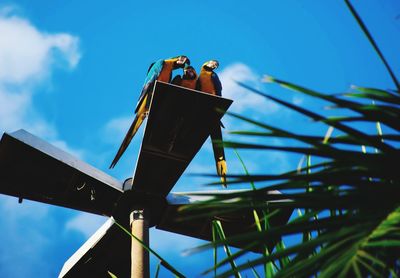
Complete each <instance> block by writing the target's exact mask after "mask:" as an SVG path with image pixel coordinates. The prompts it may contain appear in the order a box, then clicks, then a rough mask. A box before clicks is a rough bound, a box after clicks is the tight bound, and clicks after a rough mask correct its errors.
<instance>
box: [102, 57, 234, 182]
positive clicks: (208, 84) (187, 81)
mask: <svg viewBox="0 0 400 278" xmlns="http://www.w3.org/2000/svg"><path fill="white" fill-rule="evenodd" d="M218 66H219V63H218V61H216V60H210V61H208V62H205V63H204V64H203V66H202V67H201V71H200V75H199V76H198V75H197V73H196V70H195V69H194V68H193V67H192V66H190V60H189V58H188V57H187V56H184V55H181V56H177V57H172V58H169V59H165V60H163V59H161V60H158V61H156V62H154V63H153V64H151V65H150V67H149V69H148V71H147V76H146V79H145V82H144V85H143V89H142V92H141V94H140V97H139V101H138V103H137V105H136V109H135V113H136V116H135V119H134V121H133V122H132V125H131V126H130V128H129V131H128V133H127V135H126V136H125V138H124V140H123V142H122V144H121V146H120V148H119V150H118V152H117V154H116V156H115V158H114V160H113V161H112V163H111V165H110V168H114V166H115V165H116V164H117V162H118V160H119V159H120V157H121V156H122V154H123V153H124V152H125V150H126V148H127V147H128V145H129V143H130V142H131V140H132V138H133V136H134V135H135V134H136V132H137V130H138V129H139V127H140V125H141V124H142V122H143V121H144V119H145V118H146V117H147V115H148V112H149V106H150V102H151V98H152V96H151V94H152V92H153V87H154V84H155V81H156V80H158V81H163V82H167V83H172V84H175V85H178V86H182V87H186V88H189V89H196V90H199V91H203V92H205V93H208V94H211V95H216V96H221V91H222V85H221V81H220V80H219V78H218V76H217V74H216V73H215V72H214V70H216V69H217V68H218ZM179 68H183V75H182V76H181V75H177V76H176V77H175V78H174V79H173V80H172V82H171V78H172V72H173V71H174V70H176V69H179ZM221 125H222V124H221ZM210 136H211V139H212V144H213V150H214V158H215V163H216V167H217V173H218V175H219V176H220V177H221V182H222V185H223V186H224V187H226V173H227V166H226V160H225V153H224V148H223V146H221V145H220V143H219V142H222V133H221V126H220V125H219V124H218V125H216V126H215V127H214V128H213V130H212V131H211V134H210Z"/></svg>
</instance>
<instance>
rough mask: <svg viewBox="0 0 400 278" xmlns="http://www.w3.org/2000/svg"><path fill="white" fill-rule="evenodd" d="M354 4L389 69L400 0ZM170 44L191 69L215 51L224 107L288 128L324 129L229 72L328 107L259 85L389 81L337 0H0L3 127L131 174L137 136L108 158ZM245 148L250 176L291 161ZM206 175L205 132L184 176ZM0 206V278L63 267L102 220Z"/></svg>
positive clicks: (395, 62) (168, 245) (332, 88)
mask: <svg viewBox="0 0 400 278" xmlns="http://www.w3.org/2000/svg"><path fill="white" fill-rule="evenodd" d="M352 2H353V4H354V6H355V7H356V9H357V10H358V12H359V14H360V15H361V16H362V18H363V20H364V21H365V23H366V24H367V25H368V27H369V29H370V31H371V33H372V34H373V36H374V38H375V39H376V41H377V42H378V44H379V46H380V48H381V50H382V51H383V53H384V54H385V56H386V58H387V59H388V61H389V62H390V64H391V66H392V68H393V69H394V72H395V73H397V74H398V73H399V70H400V59H399V55H398V53H399V51H398V50H399V49H400V4H399V2H398V1H396V0H385V1H378V0H365V1H355V0H354V1H352ZM179 54H185V55H187V56H189V57H190V59H191V61H192V64H193V65H194V66H195V67H196V68H199V67H200V65H201V64H202V63H203V62H204V61H206V60H209V59H218V60H219V62H220V69H219V70H218V74H219V76H220V78H221V81H222V85H223V92H222V93H223V95H224V96H226V97H228V98H232V99H234V101H235V103H234V105H233V106H232V108H231V111H234V112H239V113H242V114H244V115H246V116H249V117H252V118H256V119H260V120H263V121H266V122H267V123H270V124H276V125H278V126H280V127H287V128H290V129H291V130H294V131H297V132H304V131H309V132H313V133H316V134H320V135H321V134H324V133H325V131H326V127H324V126H321V125H318V124H315V123H311V122H310V121H309V120H308V119H306V118H303V117H301V116H299V115H298V114H296V113H294V112H291V111H288V110H286V109H284V108H282V107H280V106H278V105H276V104H274V103H271V102H268V101H266V100H264V99H262V98H260V97H258V96H255V95H253V94H250V93H248V92H246V91H245V90H243V89H242V88H240V87H238V86H237V85H236V84H235V83H234V82H233V79H234V80H238V81H242V82H244V83H247V84H249V85H251V86H254V87H256V88H259V89H261V90H263V91H265V92H267V93H270V94H273V95H274V96H278V97H281V98H283V99H286V100H288V101H291V102H293V103H296V104H301V105H303V106H304V107H309V108H311V109H315V110H316V111H322V110H323V109H324V104H322V103H316V102H314V101H313V100H310V99H308V98H306V97H303V96H301V95H298V94H295V93H292V92H288V91H287V90H284V89H282V88H279V87H277V86H275V85H273V84H264V83H262V82H261V79H262V77H263V75H264V74H268V75H272V76H274V77H277V78H280V79H284V80H288V81H291V82H294V83H298V84H301V85H304V86H306V87H310V88H313V89H316V90H319V91H322V92H326V93H335V92H343V91H347V90H348V89H349V87H350V85H352V84H355V85H359V86H365V87H379V88H384V89H386V88H393V87H394V86H393V84H392V82H391V79H390V77H389V75H388V74H387V72H386V71H385V68H384V66H383V64H382V63H381V62H380V60H379V59H378V57H377V56H376V55H375V53H374V51H373V49H372V47H371V46H370V45H369V43H368V41H367V40H366V38H365V36H364V35H363V34H362V32H361V31H360V29H359V27H358V25H357V24H356V22H355V21H354V19H353V18H352V16H351V15H350V13H349V11H348V10H347V8H346V6H345V3H344V1H333V0H326V1H311V0H302V1H299V0H297V1H295V0H292V1H289V0H284V1H261V0H260V1H252V2H251V3H249V2H245V1H242V2H239V1H237V2H234V1H227V0H225V1H211V0H207V1H202V3H201V4H199V3H194V2H193V1H192V2H191V1H163V2H162V1H156V2H155V1H153V2H149V3H148V4H147V3H144V2H143V3H137V1H118V2H115V3H111V2H110V1H96V2H94V1H77V0H71V1H50V0H47V1H46V0H43V1H34V2H33V1H28V0H25V1H23V0H21V1H7V0H6V1H2V2H1V3H0V132H4V131H6V132H12V131H15V130H18V129H20V128H25V129H27V130H28V131H30V132H32V133H34V134H36V135H37V136H39V137H42V138H44V139H46V140H48V141H49V142H51V143H52V144H55V145H56V146H58V147H60V148H63V149H65V150H67V151H68V152H71V153H73V154H75V155H76V156H78V157H80V158H81V159H82V160H84V161H86V162H88V163H90V164H92V165H94V166H95V167H97V168H99V169H101V170H103V171H105V172H107V173H109V174H111V175H112V176H114V177H116V178H118V179H121V180H123V179H125V178H126V177H128V176H129V175H130V174H131V173H132V171H133V167H134V163H135V161H136V154H137V151H138V147H139V145H140V136H136V138H135V139H134V140H133V142H132V143H131V146H130V148H129V150H128V151H127V153H126V154H125V156H124V157H123V158H122V159H121V161H120V162H119V164H118V165H117V167H116V168H115V169H114V170H108V165H109V164H110V161H111V160H112V158H113V155H114V154H115V152H116V150H117V148H118V146H119V144H120V142H121V140H122V138H123V136H124V133H125V132H126V130H127V128H128V126H129V124H130V122H131V120H132V117H133V110H134V108H135V104H136V100H137V97H138V95H139V93H140V90H141V86H142V83H143V80H144V77H145V73H146V70H147V68H148V65H149V64H150V63H151V62H153V61H155V60H157V59H159V58H168V57H171V56H176V55H179ZM327 113H337V112H334V111H333V112H329V111H328V112H327ZM224 123H225V124H226V127H227V130H238V129H242V128H246V125H244V124H243V123H241V122H238V121H235V120H233V119H231V118H225V119H224ZM141 132H142V131H141ZM225 138H235V137H230V136H229V135H227V134H225ZM269 143H272V144H276V145H279V144H282V143H283V142H281V141H279V140H277V139H272V140H271V141H270V142H269ZM242 156H243V158H244V160H245V162H246V164H247V166H248V168H249V169H250V171H251V172H253V173H257V172H262V173H280V172H282V171H285V170H289V169H293V168H295V167H296V166H297V163H298V160H299V157H297V156H292V155H288V154H284V153H277V152H268V153H251V152H243V153H242ZM227 160H228V167H229V171H230V172H231V173H241V169H240V165H239V163H238V161H237V159H236V158H235V155H234V154H233V153H232V152H231V151H227ZM214 171H215V170H214V163H213V158H212V149H211V145H210V142H207V143H206V144H205V145H204V147H203V149H202V150H201V152H200V153H199V154H198V156H197V157H196V158H195V160H194V161H193V162H192V164H191V165H190V167H189V169H188V171H187V173H204V172H207V173H214ZM204 183H205V181H204V180H202V179H200V178H198V177H192V176H190V175H188V174H185V175H184V176H183V177H182V179H181V180H180V181H179V182H178V184H177V185H176V187H175V188H174V191H188V190H204V189H206V188H205V187H202V186H201V185H202V184H204ZM0 213H1V214H2V215H3V217H2V218H1V219H0V227H1V229H0V237H1V238H2V241H3V243H2V244H1V246H0V276H1V277H54V276H56V275H58V272H59V270H60V269H61V267H62V265H63V263H64V261H65V260H66V259H68V258H69V256H70V255H72V254H73V252H74V251H75V250H76V249H77V248H78V247H79V246H80V245H81V244H82V243H83V242H84V241H85V240H86V239H87V237H88V236H90V235H91V233H92V232H94V231H95V230H96V229H97V228H98V227H99V226H100V225H101V224H102V223H103V222H104V221H105V219H104V218H102V217H99V216H93V215H89V214H84V213H80V212H76V211H72V210H69V209H64V208H58V207H53V206H48V205H44V204H40V203H34V202H29V201H24V202H23V204H22V205H19V204H18V202H17V200H16V199H15V198H11V197H6V196H1V197H0ZM151 236H152V242H151V244H152V247H153V248H154V249H156V250H157V251H159V252H160V253H161V254H162V255H163V256H165V257H166V258H167V260H169V261H171V262H173V264H174V265H175V266H176V267H177V268H178V269H179V270H181V271H182V272H183V273H186V274H187V275H191V274H193V272H194V273H197V274H198V273H200V272H201V270H204V269H205V268H206V266H207V265H211V263H212V262H211V260H212V258H211V257H210V256H208V255H207V254H201V255H197V256H190V257H182V250H185V249H187V248H190V247H193V246H196V245H197V244H199V241H196V240H192V239H190V238H187V237H183V236H177V235H172V234H169V233H165V232H160V231H155V230H152V231H151ZM155 263H156V261H155V260H152V269H154V268H155ZM163 275H165V276H167V277H168V274H167V273H166V272H163Z"/></svg>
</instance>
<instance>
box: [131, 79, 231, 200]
mask: <svg viewBox="0 0 400 278" xmlns="http://www.w3.org/2000/svg"><path fill="white" fill-rule="evenodd" d="M231 103H232V100H229V99H225V98H221V97H218V96H212V95H209V94H205V93H202V92H199V91H195V90H190V89H186V88H183V87H179V86H175V85H172V84H167V83H163V82H156V85H155V87H154V94H153V99H152V103H151V107H150V113H149V118H148V120H147V123H146V129H145V133H144V137H143V141H142V146H141V150H140V154H139V158H138V161H137V166H136V170H135V173H134V179H133V187H134V188H135V189H136V190H139V191H145V192H147V193H149V194H154V195H158V196H162V197H165V196H166V195H167V194H168V193H169V192H170V190H171V189H172V187H173V186H174V185H175V183H176V182H177V180H178V179H179V177H180V176H181V175H182V173H183V172H184V170H185V169H186V167H187V166H188V165H189V163H190V161H191V160H192V159H193V157H194V156H195V155H196V153H197V152H198V151H199V149H200V148H201V146H202V145H203V143H204V142H205V141H206V139H207V137H208V136H209V134H210V131H211V129H212V128H213V127H214V125H215V124H217V125H219V121H220V119H221V117H222V116H223V114H224V113H225V111H226V110H227V109H228V107H229V106H230V105H231Z"/></svg>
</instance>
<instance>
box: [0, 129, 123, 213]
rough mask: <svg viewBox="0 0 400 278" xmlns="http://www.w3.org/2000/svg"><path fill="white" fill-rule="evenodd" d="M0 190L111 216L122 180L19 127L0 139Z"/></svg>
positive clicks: (120, 192) (17, 195) (120, 190)
mask: <svg viewBox="0 0 400 278" xmlns="http://www.w3.org/2000/svg"><path fill="white" fill-rule="evenodd" d="M0 193H3V194H7V195H11V196H16V197H18V198H23V199H31V200H35V201H39V202H43V203H48V204H53V205H59V206H64V207H68V208H73V209H78V210H82V211H87V212H92V213H96V214H100V215H108V216H110V215H111V214H112V211H113V208H114V206H115V203H116V202H117V200H118V199H119V197H120V195H121V194H122V183H121V182H119V181H117V180H115V179H114V178H112V177H110V176H109V175H107V174H105V173H103V172H101V171H100V170H98V169H96V168H94V167H92V166H90V165H88V164H86V163H85V162H83V161H80V160H79V159H77V158H75V157H73V156H71V155H70V154H68V153H66V152H64V151H62V150H60V149H58V148H56V147H54V146H52V145H51V144H49V143H47V142H45V141H43V140H41V139H39V138H38V137H35V136H34V135H32V134H30V133H28V132H27V131H25V130H19V131H17V132H14V133H11V134H7V133H4V134H3V136H2V138H1V141H0Z"/></svg>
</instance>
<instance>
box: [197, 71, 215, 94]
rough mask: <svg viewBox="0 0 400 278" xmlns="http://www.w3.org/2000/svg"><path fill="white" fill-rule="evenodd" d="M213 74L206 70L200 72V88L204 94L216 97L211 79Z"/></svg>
mask: <svg viewBox="0 0 400 278" xmlns="http://www.w3.org/2000/svg"><path fill="white" fill-rule="evenodd" d="M211 74H212V72H210V71H206V70H202V71H201V72H200V77H199V80H200V86H201V90H202V91H203V92H205V93H209V94H212V95H216V92H215V86H214V83H213V81H212V79H211Z"/></svg>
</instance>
